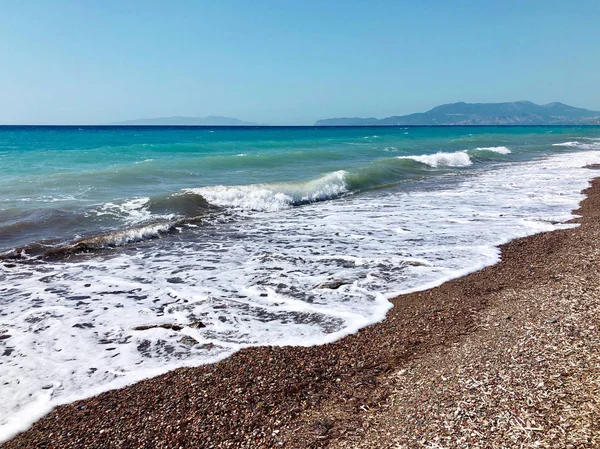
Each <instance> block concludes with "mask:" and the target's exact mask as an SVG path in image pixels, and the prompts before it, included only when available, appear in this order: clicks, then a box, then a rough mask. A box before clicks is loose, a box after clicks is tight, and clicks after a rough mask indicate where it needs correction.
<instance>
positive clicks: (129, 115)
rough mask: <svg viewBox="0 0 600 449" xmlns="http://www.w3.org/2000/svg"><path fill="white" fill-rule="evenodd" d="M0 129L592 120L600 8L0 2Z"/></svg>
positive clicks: (577, 1) (596, 104) (599, 63)
mask: <svg viewBox="0 0 600 449" xmlns="http://www.w3.org/2000/svg"><path fill="white" fill-rule="evenodd" d="M0 21H1V26H0V58H1V59H0V60H1V64H2V65H1V68H0V123H3V124H21V123H22V124H31V123H47V124H55V123H57V124H63V123H73V124H81V123H107V122H114V121H119V120H126V119H134V118H146V117H161V116H172V115H185V116H204V115H225V116H231V117H238V118H241V119H244V120H249V121H255V122H261V123H270V124H310V123H312V122H314V121H315V120H316V119H319V118H325V117H336V116H362V117H368V116H375V117H385V116H389V115H396V114H405V113H411V112H418V111H423V110H426V109H429V108H431V107H433V106H435V105H437V104H441V103H448V102H454V101H471V102H496V101H513V100H525V99H526V100H531V101H534V102H536V103H548V102H551V101H562V102H564V103H568V104H572V105H574V106H580V107H586V108H589V109H595V110H600V1H599V0H591V1H585V0H570V1H552V0H541V1H537V0H521V1H510V0H502V1H501V0H497V1H488V0H473V1H441V0H440V1H433V0H430V1H428V0H422V1H416V0H415V1H399V0H396V1H383V0H381V1H377V0H371V1H358V0H346V1H332V0H331V1H327V0H317V1H313V0H302V1H301V0H297V1H291V0H287V1H286V0H273V1H270V0H269V1H261V0H256V1H250V0H246V1H227V0H218V1H200V0H198V1H184V0H180V1H177V0H171V1H164V2H163V1H151V0H148V1H127V0H120V1H112V0H102V1H96V0H94V1H85V0H73V1H60V0H55V1H50V0H39V1H34V0H20V1H13V0H0Z"/></svg>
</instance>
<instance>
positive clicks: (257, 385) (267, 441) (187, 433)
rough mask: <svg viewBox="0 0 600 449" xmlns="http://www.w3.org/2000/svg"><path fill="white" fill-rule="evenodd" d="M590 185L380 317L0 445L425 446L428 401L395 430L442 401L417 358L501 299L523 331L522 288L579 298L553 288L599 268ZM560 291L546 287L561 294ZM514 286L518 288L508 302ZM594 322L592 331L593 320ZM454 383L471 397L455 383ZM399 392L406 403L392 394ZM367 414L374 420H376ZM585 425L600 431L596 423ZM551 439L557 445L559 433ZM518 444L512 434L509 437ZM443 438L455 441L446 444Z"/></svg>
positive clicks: (179, 374)
mask: <svg viewBox="0 0 600 449" xmlns="http://www.w3.org/2000/svg"><path fill="white" fill-rule="evenodd" d="M590 168H597V167H590ZM584 192H585V193H586V194H587V197H586V199H584V200H583V201H582V203H581V205H580V209H579V210H578V211H577V212H576V213H578V214H580V215H581V216H582V217H581V218H578V219H575V220H573V222H578V223H580V226H579V227H576V228H572V229H565V230H556V231H552V232H548V233H542V234H535V235H533V236H530V237H525V238H521V239H516V240H513V241H511V242H509V243H507V244H505V245H502V246H501V247H500V248H501V251H502V256H501V261H500V262H499V263H497V264H495V265H493V266H490V267H487V268H484V269H482V270H480V271H477V272H474V273H472V274H469V275H467V276H464V277H461V278H458V279H455V280H452V281H449V282H446V283H444V284H442V285H440V286H438V287H435V288H432V289H429V290H424V291H418V292H414V293H408V294H405V295H402V296H399V297H396V298H394V299H392V300H391V302H392V303H393V304H394V307H393V308H392V309H391V310H390V311H389V312H388V314H387V317H386V318H385V320H384V321H382V322H380V323H378V324H374V325H371V326H368V327H366V328H363V329H361V330H360V331H359V332H358V333H356V334H352V335H349V336H346V337H344V338H342V339H341V340H338V341H336V342H334V343H329V344H326V345H322V346H313V347H255V348H247V349H244V350H242V351H240V352H237V353H236V354H234V355H232V356H231V357H229V358H227V359H225V360H223V361H221V362H218V363H216V364H213V365H203V366H200V367H196V368H180V369H177V370H175V371H171V372H169V373H166V374H164V375H161V376H158V377H155V378H152V379H147V380H144V381H141V382H138V383H136V384H133V385H131V386H129V387H125V388H123V389H120V390H112V391H108V392H106V393H103V394H101V395H99V396H96V397H92V398H89V399H85V400H82V401H77V402H75V403H72V404H67V405H62V406H59V407H57V408H56V409H54V410H53V411H52V412H51V413H50V414H48V415H46V416H45V417H44V418H42V419H41V420H39V421H38V422H36V423H35V424H34V425H33V426H32V427H31V428H30V429H29V430H28V431H26V432H24V433H21V434H19V435H17V436H16V437H15V438H13V439H12V440H10V441H7V442H6V443H4V444H3V445H2V447H6V448H12V447H48V448H50V447H57V448H58V447H60V448H66V447H88V448H93V447H123V448H125V447H140V446H148V447H178V446H183V447H278V446H279V447H299V448H300V447H315V448H316V447H326V446H330V447H418V446H417V441H412V440H411V438H413V437H414V436H415V435H414V434H413V435H409V432H408V431H409V430H410V431H411V432H417V433H419V435H418V436H419V437H420V436H422V435H426V434H427V432H426V429H427V428H430V429H434V428H435V426H433V424H434V421H435V419H438V420H439V418H435V419H434V418H433V414H432V413H427V414H425V413H423V410H421V413H422V414H421V416H420V417H419V418H415V420H416V421H422V422H423V423H421V424H419V426H414V427H410V426H408V424H406V426H405V427H403V428H398V429H395V430H394V432H390V431H389V430H390V428H391V427H390V425H389V419H391V418H390V417H395V421H397V422H402V420H400V419H398V417H399V415H398V413H399V410H406V409H407V408H406V407H413V406H414V407H417V408H415V410H417V409H418V407H424V405H423V404H425V405H427V406H429V405H432V404H433V407H434V408H435V406H436V401H434V399H433V398H434V396H435V394H434V393H433V392H426V393H425V394H427V397H426V398H425V400H422V399H423V394H424V393H423V392H422V391H420V390H419V388H416V387H415V388H413V386H415V385H419V382H421V383H422V384H426V383H427V382H428V381H429V382H430V383H431V381H432V380H435V379H436V378H434V376H432V375H431V373H430V374H427V373H426V372H423V373H420V374H418V373H417V374H414V372H418V371H419V369H418V366H429V365H428V364H430V365H431V366H435V363H434V364H432V363H433V361H436V360H437V362H440V363H439V365H440V366H442V365H444V364H448V363H449V362H448V360H451V357H449V356H448V354H447V353H448V352H451V351H452V348H455V347H456V346H457V345H459V346H460V345H464V344H467V343H468V341H469V340H470V339H472V338H473V337H474V336H476V337H477V338H476V339H479V340H481V341H483V340H485V338H487V337H484V338H480V337H481V336H480V333H482V332H484V334H485V333H486V332H488V331H486V329H488V328H490V327H491V328H494V327H498V326H493V325H492V326H487V327H486V326H484V324H485V323H487V322H488V321H486V320H489V317H490V316H491V315H490V313H491V312H492V311H493V312H495V313H496V314H497V313H499V312H498V311H499V310H504V309H503V308H502V307H504V308H508V309H510V308H511V307H512V308H514V307H516V305H517V306H519V307H516V309H515V310H514V311H513V312H511V314H510V315H506V316H511V318H510V319H506V316H504V318H503V320H502V321H501V328H502V329H504V330H506V329H508V328H509V327H511V326H513V327H514V326H516V327H517V329H516V330H515V332H517V333H518V331H519V329H520V330H523V329H524V323H530V322H531V321H532V319H533V318H536V319H537V318H544V317H542V315H539V317H536V313H537V312H539V311H538V310H533V309H532V310H531V314H530V316H529V315H528V316H524V315H523V316H521V315H519V313H521V311H519V310H518V309H520V306H521V305H523V304H522V303H520V302H519V301H521V298H520V297H519V298H517V297H518V296H519V294H520V292H521V291H523V292H525V291H526V290H527V291H531V290H533V291H535V292H537V294H539V295H540V297H541V296H543V295H542V293H543V292H546V290H548V289H549V288H550V287H549V285H553V283H554V284H556V287H555V288H554V291H553V292H554V293H556V294H557V295H558V296H559V297H562V296H560V295H565V296H573V292H574V290H573V288H572V289H571V290H565V291H564V292H561V291H559V289H558V287H559V286H560V285H563V284H564V285H571V283H569V282H567V280H566V278H569V277H572V278H577V276H579V277H582V276H584V275H585V270H588V271H589V274H591V275H595V276H593V277H594V278H598V276H597V274H598V267H599V262H600V254H598V251H596V250H595V248H594V245H593V244H592V243H593V242H594V243H595V242H596V241H597V238H598V236H599V235H600V223H599V222H598V219H599V217H600V178H596V179H595V180H594V181H593V183H592V187H590V188H588V189H587V190H585V191H584ZM579 259H581V261H582V263H583V261H584V262H585V264H586V265H581V263H579V262H578V260H579ZM561 264H563V265H564V266H563V265H561ZM565 264H566V265H565ZM567 265H569V266H567ZM558 268H560V269H558ZM577 270H580V271H577ZM582 270H583V271H582ZM594 270H595V271H594ZM582 273H583V274H582ZM569 279H570V278H569ZM585 283H586V284H587V286H586V288H588V289H591V290H593V291H594V292H597V291H598V281H597V280H595V279H592V278H590V279H587V278H586V279H585ZM594 289H595V290H594ZM550 290H552V288H550ZM515 292H517V293H519V294H516V295H515ZM553 292H550V296H549V297H551V298H553V297H554V296H552V293H553ZM557 292H558V293H557ZM507 293H510V294H511V295H513V296H514V297H513V299H512V300H510V299H509V298H508V297H506V295H507ZM544 294H545V293H544ZM509 296H510V295H509ZM541 309H543V307H541V305H540V310H541ZM502 313H504V312H502ZM517 316H519V318H518V319H516V318H515V317H517ZM552 318H554V317H553V316H551V317H547V318H544V320H551V319H552ZM557 322H559V323H561V321H560V319H559V318H557V321H554V322H552V323H548V324H555V323H557ZM488 324H489V323H488ZM495 324H497V323H495ZM546 327H547V326H546ZM554 327H557V326H554ZM511 329H512V328H511ZM507 332H508V331H507ZM594 332H595V334H593V335H596V337H597V332H598V331H597V329H596V330H594ZM580 333H581V332H580ZM486 335H487V334H486ZM515 335H516V334H515ZM582 335H584V333H582ZM500 337H502V338H504V337H503V336H502V335H501V336H500ZM592 340H594V339H592ZM490 341H492V340H490ZM498 341H504V340H502V339H500V340H498ZM594 341H595V340H594ZM489 347H491V346H488V348H489ZM480 349H481V348H480ZM493 350H495V348H494V349H493ZM493 350H492V352H493ZM440 351H441V352H440ZM444 351H446V352H445V353H444ZM441 353H444V354H445V355H444V356H443V357H441V356H440V354H441ZM440 357H441V358H440ZM473 358H475V357H473ZM467 359H468V358H467ZM467 359H461V360H462V362H461V363H463V362H464V361H465V360H467ZM492 359H493V357H492ZM456 362H458V359H456ZM488 362H489V363H492V364H493V363H494V362H493V360H492V361H489V360H488ZM415 366H416V367H417V368H415ZM446 368H447V370H448V372H451V371H452V370H451V369H450V368H449V367H446ZM403 370H408V372H409V374H410V373H413V374H414V375H416V376H417V377H416V378H413V379H412V381H411V382H409V383H407V381H406V379H404V380H402V379H401V378H402V377H403V376H404V374H406V371H405V373H403V374H402V375H400V376H399V374H398V373H402V371H403ZM515 375H518V373H516V374H515ZM567 377H570V376H567ZM590 377H593V376H590ZM399 379H400V380H399ZM402 382H404V384H402ZM434 383H435V382H434ZM399 389H400V391H401V392H400V393H398V390H399ZM411 390H414V392H412V393H414V394H413V396H414V395H416V394H417V393H418V394H419V395H420V396H417V397H413V396H411ZM459 393H461V394H462V396H460V397H462V398H465V397H466V396H465V394H464V392H463V391H462V389H460V386H459ZM399 395H400V396H401V397H403V398H404V399H403V400H404V401H405V402H406V404H403V403H402V401H400V402H398V401H396V402H394V401H395V399H398V397H399ZM402 395H404V396H402ZM599 399H600V396H598V397H595V399H593V398H591V399H590V401H592V400H595V401H596V403H597V402H598V400H599ZM391 400H392V401H391ZM390 401H391V402H393V404H392V405H390ZM444 401H445V402H444V403H446V402H448V399H444ZM415 403H416V404H417V406H415V405H414V404H415ZM407 404H408V405H407ZM410 404H412V405H410ZM440 404H442V403H441V402H439V401H438V402H437V405H438V407H437V408H438V409H439V408H440V407H439V405H440ZM400 405H402V407H400ZM394 407H395V408H394ZM414 407H413V408H414ZM594 413H596V414H595V415H592V416H591V417H595V418H596V422H600V420H598V418H599V417H600V412H598V411H597V408H596V412H594ZM459 415H460V413H459ZM482 416H483V415H482ZM590 419H591V418H590ZM386 420H387V421H386ZM416 421H415V422H416ZM455 421H456V420H455ZM538 421H539V420H538ZM538 421H536V422H535V424H534V427H532V426H530V425H529V424H527V423H525V425H522V424H521V427H523V429H525V431H524V432H523V435H522V436H523V438H524V439H523V441H522V442H529V443H531V442H532V441H533V440H532V439H533V438H534V437H538V436H540V435H538V433H541V432H542V431H538V430H529V431H528V430H526V429H527V428H529V429H540V428H542V429H544V427H543V424H541V423H540V422H538ZM386 422H387V423H388V424H385V423H386ZM365 423H367V424H368V423H374V424H372V425H369V426H370V428H369V426H367V427H365ZM435 423H437V421H435ZM413 424H414V423H413ZM475 431H476V432H479V433H480V434H481V436H478V435H475V437H473V438H474V439H475V440H476V441H479V442H481V441H486V439H485V438H484V433H483V432H482V431H481V430H480V429H479V430H478V429H475ZM495 431H496V433H497V431H498V427H497V428H496V430H495ZM386 432H387V433H388V435H386ZM590 432H592V435H596V438H599V437H598V435H599V434H600V429H598V428H597V426H596V428H593V427H592V428H591V431H590ZM390 433H391V435H390ZM441 433H442V432H441V431H438V434H441ZM588 433H589V432H588ZM382 434H383V435H382ZM531 434H534V435H533V436H532V435H531ZM561 435H563V434H561ZM586 435H587V434H586ZM386 438H387V440H389V444H388V443H385V444H388V445H387V446H386V445H385V444H384V441H387V440H386ZM402 438H404V440H403V439H402ZM432 438H433V437H432ZM553 438H555V439H553V440H551V441H552V443H554V444H556V441H559V440H556V438H560V435H558V436H553ZM586 438H587V436H586ZM428 441H429V440H428ZM431 441H432V442H433V440H431ZM560 441H561V442H563V441H564V442H566V441H567V440H560ZM520 442H521V441H518V440H517V441H515V440H514V439H513V440H512V441H508V440H507V443H508V444H518V443H520ZM394 444H396V446H394ZM400 444H401V445H406V446H398V445H400ZM436 444H437V443H436ZM439 444H442V443H441V442H440V443H439ZM448 444H450V446H451V447H454V446H455V445H453V444H452V443H448V442H446V443H443V445H444V446H445V445H448ZM488 447H489V446H488ZM492 447H494V446H492Z"/></svg>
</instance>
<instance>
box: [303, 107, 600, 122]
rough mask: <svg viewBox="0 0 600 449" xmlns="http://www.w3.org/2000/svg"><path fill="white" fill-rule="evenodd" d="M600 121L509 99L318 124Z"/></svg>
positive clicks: (597, 116)
mask: <svg viewBox="0 0 600 449" xmlns="http://www.w3.org/2000/svg"><path fill="white" fill-rule="evenodd" d="M579 124H581V125H599V124H600V112H599V111H590V110H588V109H582V108H576V107H574V106H569V105H566V104H563V103H558V102H556V103H548V104H544V105H539V104H535V103H532V102H531V101H513V102H507V103H465V102H459V103H449V104H443V105H440V106H436V107H435V108H433V109H430V110H429V111H427V112H419V113H416V114H409V115H401V116H393V117H387V118H383V119H376V118H358V117H354V118H329V119H324V120H319V121H317V122H316V123H315V126H398V125H400V126H401V125H579Z"/></svg>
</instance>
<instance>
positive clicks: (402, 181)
mask: <svg viewBox="0 0 600 449" xmlns="http://www.w3.org/2000/svg"><path fill="white" fill-rule="evenodd" d="M591 163H600V127H393V128H382V127H365V128H315V127H291V128H261V127H252V128H220V127H219V128H206V127H199V128H179V127H152V128H147V127H0V337H1V338H0V397H2V398H3V401H0V442H1V441H3V440H4V439H6V438H9V437H10V436H11V435H13V434H14V433H15V432H17V431H19V430H20V429H24V428H26V427H27V426H28V425H29V424H30V423H31V422H33V421H34V420H35V419H37V418H38V417H40V416H42V415H43V414H44V413H46V412H47V411H48V410H50V409H51V408H52V407H53V406H55V405H56V404H59V403H63V402H68V401H72V400H74V399H77V398H82V397H86V396H89V395H91V394H95V393H98V392H100V391H104V390H106V389H110V388H116V387H119V386H122V385H125V384H128V383H131V382H134V381H136V380H139V379H141V378H144V377H148V376H152V375H156V374H159V373H163V372H165V371H167V370H169V369H173V368H176V367H179V366H186V365H198V364H201V363H208V362H212V361H215V360H219V359H221V358H223V357H227V356H228V355H230V354H232V353H233V352H235V351H237V350H239V349H240V348H243V347H245V346H251V345H261V344H275V345H311V344H320V343H324V342H328V341H333V340H335V339H337V338H340V337H342V336H343V335H346V334H348V333H350V332H355V331H356V330H358V329H359V328H361V327H363V326H366V325H368V324H370V323H373V322H376V321H379V320H381V319H383V318H384V317H385V313H386V312H387V310H389V307H390V303H389V301H388V300H387V298H389V297H390V296H392V295H394V294H397V293H399V292H404V291H410V290H414V289H421V288H426V287H428V286H431V285H437V284H439V283H441V282H443V281H445V280H447V279H451V278H454V277H457V276H460V275H463V274H465V273H468V272H471V271H473V270H476V269H479V268H481V267H483V266H486V265H490V264H493V263H495V262H496V261H497V260H498V257H499V255H498V250H497V248H496V245H498V244H500V243H503V242H505V241H507V240H510V239H512V238H516V237H521V236H525V235H530V234H533V233H536V232H541V231H548V230H553V229H557V228H560V227H564V226H568V225H563V224H562V223H564V222H565V221H566V220H568V219H569V218H572V215H571V211H572V209H574V208H575V207H576V206H577V204H578V202H579V201H580V200H581V198H582V196H581V193H580V192H581V190H582V189H584V188H585V187H586V186H587V185H588V181H589V180H590V179H591V178H592V177H593V176H594V172H593V171H591V170H588V169H585V168H583V167H584V166H585V165H587V164H591ZM332 285H333V286H336V288H331V286H332ZM163 324H175V325H177V326H175V327H173V326H171V328H164V327H152V326H155V325H156V326H160V325H163ZM136 328H137V329H136ZM139 329H143V330H139ZM174 329H179V330H174Z"/></svg>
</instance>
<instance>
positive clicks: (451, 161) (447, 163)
mask: <svg viewBox="0 0 600 449" xmlns="http://www.w3.org/2000/svg"><path fill="white" fill-rule="evenodd" d="M398 159H411V160H413V161H416V162H420V163H421V164H425V165H429V166H430V167H433V168H437V167H467V166H469V165H472V164H473V162H472V161H471V158H470V157H469V155H468V154H467V153H466V152H465V151H457V152H455V153H444V152H441V151H440V152H438V153H435V154H424V155H421V156H398Z"/></svg>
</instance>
